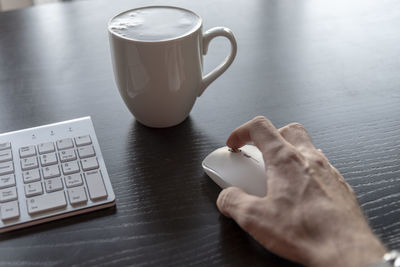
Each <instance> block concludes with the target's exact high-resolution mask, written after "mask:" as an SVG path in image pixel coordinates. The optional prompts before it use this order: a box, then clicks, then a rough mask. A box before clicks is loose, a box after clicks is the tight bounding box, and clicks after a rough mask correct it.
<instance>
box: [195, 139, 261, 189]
mask: <svg viewBox="0 0 400 267" xmlns="http://www.w3.org/2000/svg"><path fill="white" fill-rule="evenodd" d="M202 165H203V169H204V171H205V172H206V173H207V175H208V176H209V177H210V178H211V179H212V180H213V181H214V182H215V183H216V184H217V185H219V186H220V187H221V188H226V187H229V186H236V187H239V188H241V189H243V190H244V191H245V192H247V193H249V194H251V195H256V196H260V197H264V196H265V195H266V194H267V176H266V172H265V166H264V160H263V157H262V154H261V152H260V150H258V148H257V147H255V146H253V145H245V146H243V147H241V148H240V149H239V150H238V151H233V150H232V149H230V148H229V147H227V146H225V147H221V148H219V149H217V150H215V151H213V152H211V153H210V154H209V155H208V156H207V157H206V158H205V159H204V160H203V163H202Z"/></svg>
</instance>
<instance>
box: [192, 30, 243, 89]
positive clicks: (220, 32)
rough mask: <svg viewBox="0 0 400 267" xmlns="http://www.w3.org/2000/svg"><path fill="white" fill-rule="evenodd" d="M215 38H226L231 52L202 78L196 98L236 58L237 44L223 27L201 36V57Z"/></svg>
mask: <svg viewBox="0 0 400 267" xmlns="http://www.w3.org/2000/svg"><path fill="white" fill-rule="evenodd" d="M217 36H224V37H226V38H228V40H229V41H230V43H231V52H230V54H229V55H228V56H227V57H226V58H225V59H224V61H222V63H221V64H219V65H218V66H217V67H216V68H215V69H214V70H213V71H211V72H209V73H208V74H207V75H206V76H204V77H203V81H202V84H201V88H200V92H199V95H198V96H201V95H202V94H203V92H204V90H206V88H207V87H208V86H209V85H210V83H212V82H213V81H215V79H217V78H218V77H219V76H220V75H221V74H222V73H224V72H225V71H226V69H227V68H228V67H229V66H230V65H231V64H232V62H233V60H234V59H235V56H236V51H237V44H236V40H235V37H234V36H233V32H232V31H231V30H230V29H228V28H225V27H215V28H212V29H209V30H208V31H206V32H205V33H204V34H203V55H206V54H207V51H208V45H209V44H210V41H211V40H212V39H214V38H215V37H217Z"/></svg>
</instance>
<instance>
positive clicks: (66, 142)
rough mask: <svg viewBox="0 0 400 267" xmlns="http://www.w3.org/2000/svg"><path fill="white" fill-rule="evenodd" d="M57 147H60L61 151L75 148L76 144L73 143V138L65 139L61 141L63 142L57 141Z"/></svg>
mask: <svg viewBox="0 0 400 267" xmlns="http://www.w3.org/2000/svg"><path fill="white" fill-rule="evenodd" d="M57 147H58V149H59V150H63V149H68V148H73V147H74V143H72V139H71V138H64V139H61V140H58V141H57Z"/></svg>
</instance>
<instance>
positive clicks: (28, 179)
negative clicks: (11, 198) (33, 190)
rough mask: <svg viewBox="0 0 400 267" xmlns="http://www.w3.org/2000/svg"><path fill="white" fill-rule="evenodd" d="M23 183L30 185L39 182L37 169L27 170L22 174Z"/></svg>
mask: <svg viewBox="0 0 400 267" xmlns="http://www.w3.org/2000/svg"><path fill="white" fill-rule="evenodd" d="M22 178H23V179H24V183H32V182H36V181H39V180H40V173H39V169H34V170H29V171H24V172H22Z"/></svg>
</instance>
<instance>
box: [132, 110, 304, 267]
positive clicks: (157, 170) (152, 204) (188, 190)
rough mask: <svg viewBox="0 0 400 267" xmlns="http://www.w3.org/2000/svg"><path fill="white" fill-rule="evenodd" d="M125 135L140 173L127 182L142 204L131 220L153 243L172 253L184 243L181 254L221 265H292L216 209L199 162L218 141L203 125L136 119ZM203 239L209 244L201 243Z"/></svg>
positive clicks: (214, 190)
mask: <svg viewBox="0 0 400 267" xmlns="http://www.w3.org/2000/svg"><path fill="white" fill-rule="evenodd" d="M129 138H130V139H131V141H130V142H129V144H130V147H129V148H128V150H129V154H131V155H133V158H132V160H134V161H135V162H134V163H133V166H135V170H136V172H139V173H138V175H135V177H134V178H133V179H134V180H135V181H132V186H133V185H135V186H136V187H138V188H136V189H133V190H134V193H135V195H138V196H139V198H140V205H142V207H136V209H135V211H136V212H137V213H138V215H137V216H136V217H135V218H134V220H139V221H140V222H141V223H146V224H147V225H149V226H148V228H147V229H145V230H144V231H149V232H150V231H151V232H152V233H154V234H158V235H157V236H158V239H157V240H156V242H159V243H167V244H168V247H169V248H170V250H171V251H173V249H174V248H182V246H183V245H182V243H183V244H184V247H185V250H186V251H185V252H180V254H182V253H183V255H182V256H180V257H185V256H187V255H190V256H187V257H188V258H193V257H194V258H196V257H198V256H196V253H199V254H201V253H206V252H207V253H211V254H216V255H217V256H216V257H217V258H216V260H217V261H216V262H218V263H222V265H224V264H227V265H230V266H244V265H248V266H264V265H265V264H266V263H268V264H267V265H268V266H296V265H293V264H292V263H290V262H288V261H285V260H282V259H281V258H279V257H278V256H275V255H274V254H272V253H270V252H268V251H267V250H265V249H264V248H263V247H262V246H261V245H259V244H258V243H257V242H256V241H255V240H254V239H253V238H251V237H250V236H249V235H248V234H247V233H245V232H244V231H242V230H241V228H240V227H239V226H238V225H237V224H236V223H235V222H234V221H233V220H231V219H228V218H225V217H224V216H223V215H221V214H220V213H219V211H218V210H217V208H216V205H215V201H216V199H217V197H218V194H219V192H220V189H219V187H218V186H217V185H216V184H215V183H214V182H213V181H212V180H211V179H210V178H208V176H207V175H205V174H204V171H203V169H202V167H201V162H202V160H203V159H204V157H205V156H206V155H207V154H208V153H210V152H211V151H212V150H214V149H216V148H218V147H220V146H222V145H223V144H221V143H220V142H219V141H216V140H215V138H211V137H210V136H208V135H207V131H206V129H199V127H197V126H196V124H195V122H194V121H193V120H192V119H191V118H190V117H189V118H188V119H186V120H185V121H184V122H183V123H181V124H179V125H178V126H175V127H170V128H164V129H155V128H148V127H146V126H143V125H141V124H140V123H138V122H136V121H135V122H134V123H133V124H132V130H131V136H130V137H129ZM138 234H140V233H138ZM142 234H143V233H142ZM171 237H173V238H172V239H171ZM207 243H210V244H212V246H214V247H212V246H206V247H204V246H205V244H207ZM163 248H165V247H163ZM153 249H154V248H153ZM191 253H192V254H191ZM249 263H250V265H249Z"/></svg>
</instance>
